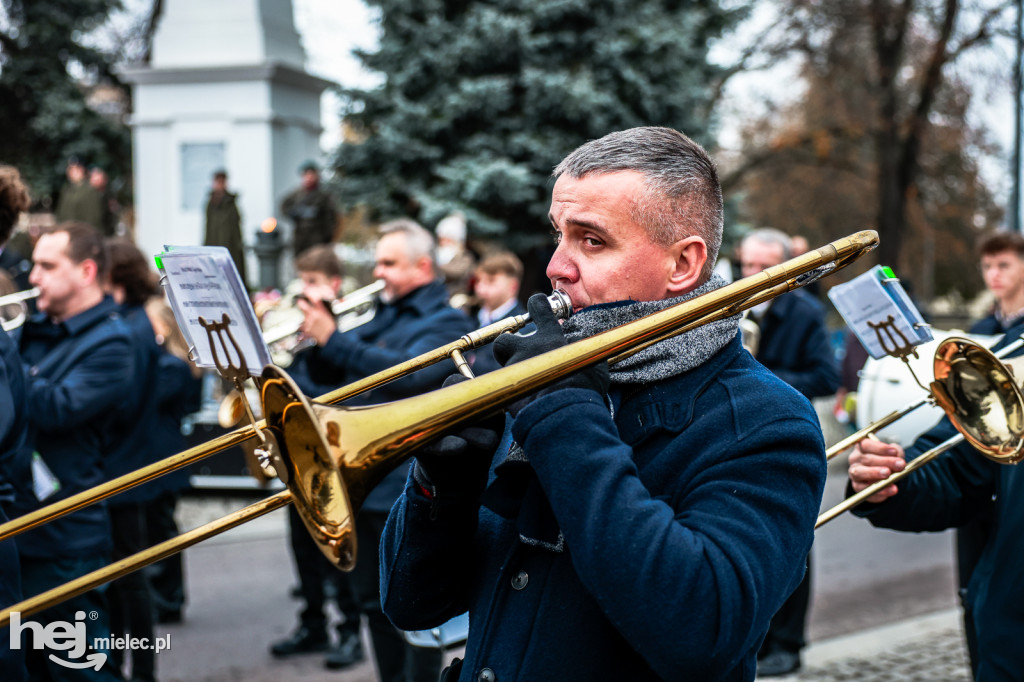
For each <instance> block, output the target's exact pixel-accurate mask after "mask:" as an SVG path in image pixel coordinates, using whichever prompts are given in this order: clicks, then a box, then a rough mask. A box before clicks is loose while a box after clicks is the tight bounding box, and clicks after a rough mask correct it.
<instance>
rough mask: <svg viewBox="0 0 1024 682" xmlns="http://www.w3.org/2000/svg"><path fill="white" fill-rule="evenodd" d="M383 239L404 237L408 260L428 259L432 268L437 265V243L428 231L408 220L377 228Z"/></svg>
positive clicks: (400, 220)
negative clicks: (385, 236) (396, 235)
mask: <svg viewBox="0 0 1024 682" xmlns="http://www.w3.org/2000/svg"><path fill="white" fill-rule="evenodd" d="M377 233H378V234H379V235H380V236H381V237H383V236H384V235H386V234H402V235H405V253H406V255H407V256H409V260H412V261H415V260H417V259H419V258H421V257H423V256H426V257H427V258H429V259H430V264H431V265H432V266H436V265H437V242H436V241H435V240H434V235H432V234H430V231H429V230H428V229H427V228H425V227H423V226H422V225H420V224H419V223H417V222H416V221H415V220H412V219H410V218H396V219H395V220H389V221H388V222H386V223H384V224H382V225H381V226H380V227H379V228H377Z"/></svg>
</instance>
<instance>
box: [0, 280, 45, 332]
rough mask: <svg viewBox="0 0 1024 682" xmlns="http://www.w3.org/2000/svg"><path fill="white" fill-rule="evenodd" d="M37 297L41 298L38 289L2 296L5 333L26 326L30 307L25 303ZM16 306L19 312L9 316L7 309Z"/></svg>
mask: <svg viewBox="0 0 1024 682" xmlns="http://www.w3.org/2000/svg"><path fill="white" fill-rule="evenodd" d="M37 296H39V289H38V288H33V289H26V290H25V291H19V292H17V293H14V294H7V295H6V296H0V321H2V324H3V328H4V331H5V332H9V331H11V330H14V329H17V328H18V327H20V326H21V325H23V324H25V320H26V319H28V306H27V305H25V301H29V300H31V299H33V298H36V297H37ZM15 305H17V306H18V308H17V312H16V313H14V314H13V315H8V312H7V308H9V307H13V306H15Z"/></svg>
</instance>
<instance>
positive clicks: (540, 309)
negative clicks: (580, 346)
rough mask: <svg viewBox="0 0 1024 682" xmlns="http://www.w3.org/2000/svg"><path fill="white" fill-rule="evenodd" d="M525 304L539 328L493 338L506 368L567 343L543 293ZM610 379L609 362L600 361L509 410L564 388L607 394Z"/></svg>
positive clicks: (512, 411)
mask: <svg viewBox="0 0 1024 682" xmlns="http://www.w3.org/2000/svg"><path fill="white" fill-rule="evenodd" d="M526 307H527V309H528V310H529V311H530V319H531V320H532V322H533V324H534V325H536V327H537V331H536V332H534V333H533V334H530V335H529V336H519V335H518V334H502V335H501V336H499V337H498V338H497V339H495V340H494V359H495V360H497V361H498V363H499V364H500V365H502V366H503V367H504V366H508V365H511V364H514V363H516V362H521V361H523V360H526V359H527V358H532V357H534V356H536V355H540V354H542V353H546V352H548V351H551V350H555V349H556V348H562V347H563V346H566V345H567V344H566V341H565V334H563V333H562V325H561V324H560V323H559V322H558V318H557V317H555V313H554V311H553V310H552V309H551V305H550V304H549V303H548V301H547V297H546V296H544V294H534V295H533V296H531V297H530V300H529V301H528V302H527V304H526ZM610 381H611V380H610V378H609V374H608V363H607V362H599V363H597V364H596V365H592V366H590V367H587V368H585V369H581V370H579V371H578V372H573V373H572V374H570V375H568V376H566V377H563V378H562V379H559V380H558V381H556V382H555V383H553V384H551V385H550V386H548V387H547V388H543V389H541V390H540V391H538V392H537V393H535V394H534V395H533V396H532V397H530V398H527V399H525V400H521V401H518V402H516V403H514V404H513V405H511V406H509V408H508V411H509V413H510V414H511V415H512V416H513V417H514V416H516V414H518V413H519V410H521V409H522V408H523V407H525V406H526V405H527V404H528V403H529V402H531V401H532V400H534V399H536V398H539V397H540V396H542V395H547V394H548V393H553V392H555V391H558V390H560V389H563V388H589V389H591V390H594V391H597V392H598V393H600V394H601V396H604V394H605V393H607V392H608V385H609V383H610Z"/></svg>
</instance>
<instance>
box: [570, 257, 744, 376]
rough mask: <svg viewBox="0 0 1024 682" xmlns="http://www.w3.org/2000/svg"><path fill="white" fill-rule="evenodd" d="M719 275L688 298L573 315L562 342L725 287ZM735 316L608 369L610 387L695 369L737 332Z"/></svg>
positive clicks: (606, 306) (614, 306)
mask: <svg viewBox="0 0 1024 682" xmlns="http://www.w3.org/2000/svg"><path fill="white" fill-rule="evenodd" d="M726 284H727V282H726V281H725V279H723V278H722V276H721V275H718V274H715V275H712V277H711V279H709V280H708V281H707V282H705V283H704V284H703V285H701V286H700V287H698V288H696V289H694V290H693V291H691V292H690V293H688V294H683V295H682V296H678V297H676V298H670V299H666V300H662V301H640V302H635V301H630V302H625V303H622V302H619V303H610V304H603V305H597V306H593V307H591V308H585V309H584V310H581V311H580V312H578V313H576V314H575V315H573V316H572V317H570V318H569V319H568V320H566V322H565V324H563V325H562V331H563V332H564V333H565V338H566V339H567V340H568V341H570V342H572V341H579V340H580V339H585V338H587V337H589V336H593V335H594V334H597V333H599V332H603V331H605V330H607V329H611V328H613V327H617V326H619V325H622V324H625V323H627V322H632V321H633V320H638V319H640V318H641V317H645V316H646V315H650V314H651V313H656V312H659V311H661V310H664V309H666V308H668V307H670V306H673V305H675V304H676V303H680V302H682V301H687V300H689V299H691V298H696V297H697V296H700V295H702V294H706V293H709V292H712V291H714V290H715V289H719V288H721V287H723V286H725V285H726ZM739 320H740V316H739V315H734V316H732V317H727V318H725V319H724V320H718V321H717V322H711V323H709V324H705V325H701V326H700V327H696V328H694V329H691V330H690V331H688V332H684V333H682V334H680V335H678V336H674V337H672V338H671V339H666V340H664V341H659V342H658V343H656V344H654V345H653V346H650V347H649V348H645V349H643V350H642V351H640V352H639V353H636V354H635V355H632V356H630V357H628V358H626V359H625V360H622V361H621V362H617V363H615V365H613V366H612V367H611V380H612V383H613V384H646V383H650V382H653V381H656V380H658V379H664V378H666V377H672V376H676V375H677V374H682V373H683V372H686V371H688V370H691V369H693V368H694V367H698V366H700V365H702V364H704V362H706V361H707V360H708V358H710V357H711V356H712V355H714V354H715V353H717V352H718V351H719V350H721V349H722V348H723V347H724V346H725V345H726V344H727V343H729V342H730V341H732V339H733V337H734V336H736V331H737V329H739Z"/></svg>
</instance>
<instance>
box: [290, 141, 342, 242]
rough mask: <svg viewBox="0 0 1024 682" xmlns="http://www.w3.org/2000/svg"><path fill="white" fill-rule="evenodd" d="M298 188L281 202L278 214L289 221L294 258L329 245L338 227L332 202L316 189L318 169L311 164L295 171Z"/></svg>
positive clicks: (335, 210) (321, 189) (324, 193)
mask: <svg viewBox="0 0 1024 682" xmlns="http://www.w3.org/2000/svg"><path fill="white" fill-rule="evenodd" d="M299 172H300V173H301V174H302V184H300V185H299V187H298V188H296V189H295V190H294V191H292V192H291V193H290V194H289V195H288V196H286V197H285V198H284V201H282V202H281V212H282V213H283V214H285V215H286V216H288V218H289V219H290V220H291V221H292V224H293V226H294V230H293V231H292V246H293V249H294V251H293V252H294V253H295V255H296V256H299V255H301V254H302V253H304V252H305V251H307V250H309V249H310V248H311V247H314V246H317V245H319V244H330V243H332V242H333V241H334V236H335V235H334V233H335V231H336V229H337V227H338V211H337V209H336V208H335V206H334V199H332V198H331V195H330V194H328V193H327V192H326V191H325V190H324V189H323V188H322V187H320V168H319V166H317V165H316V164H315V163H313V162H312V161H307V162H306V163H304V164H302V167H301V168H300V169H299Z"/></svg>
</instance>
